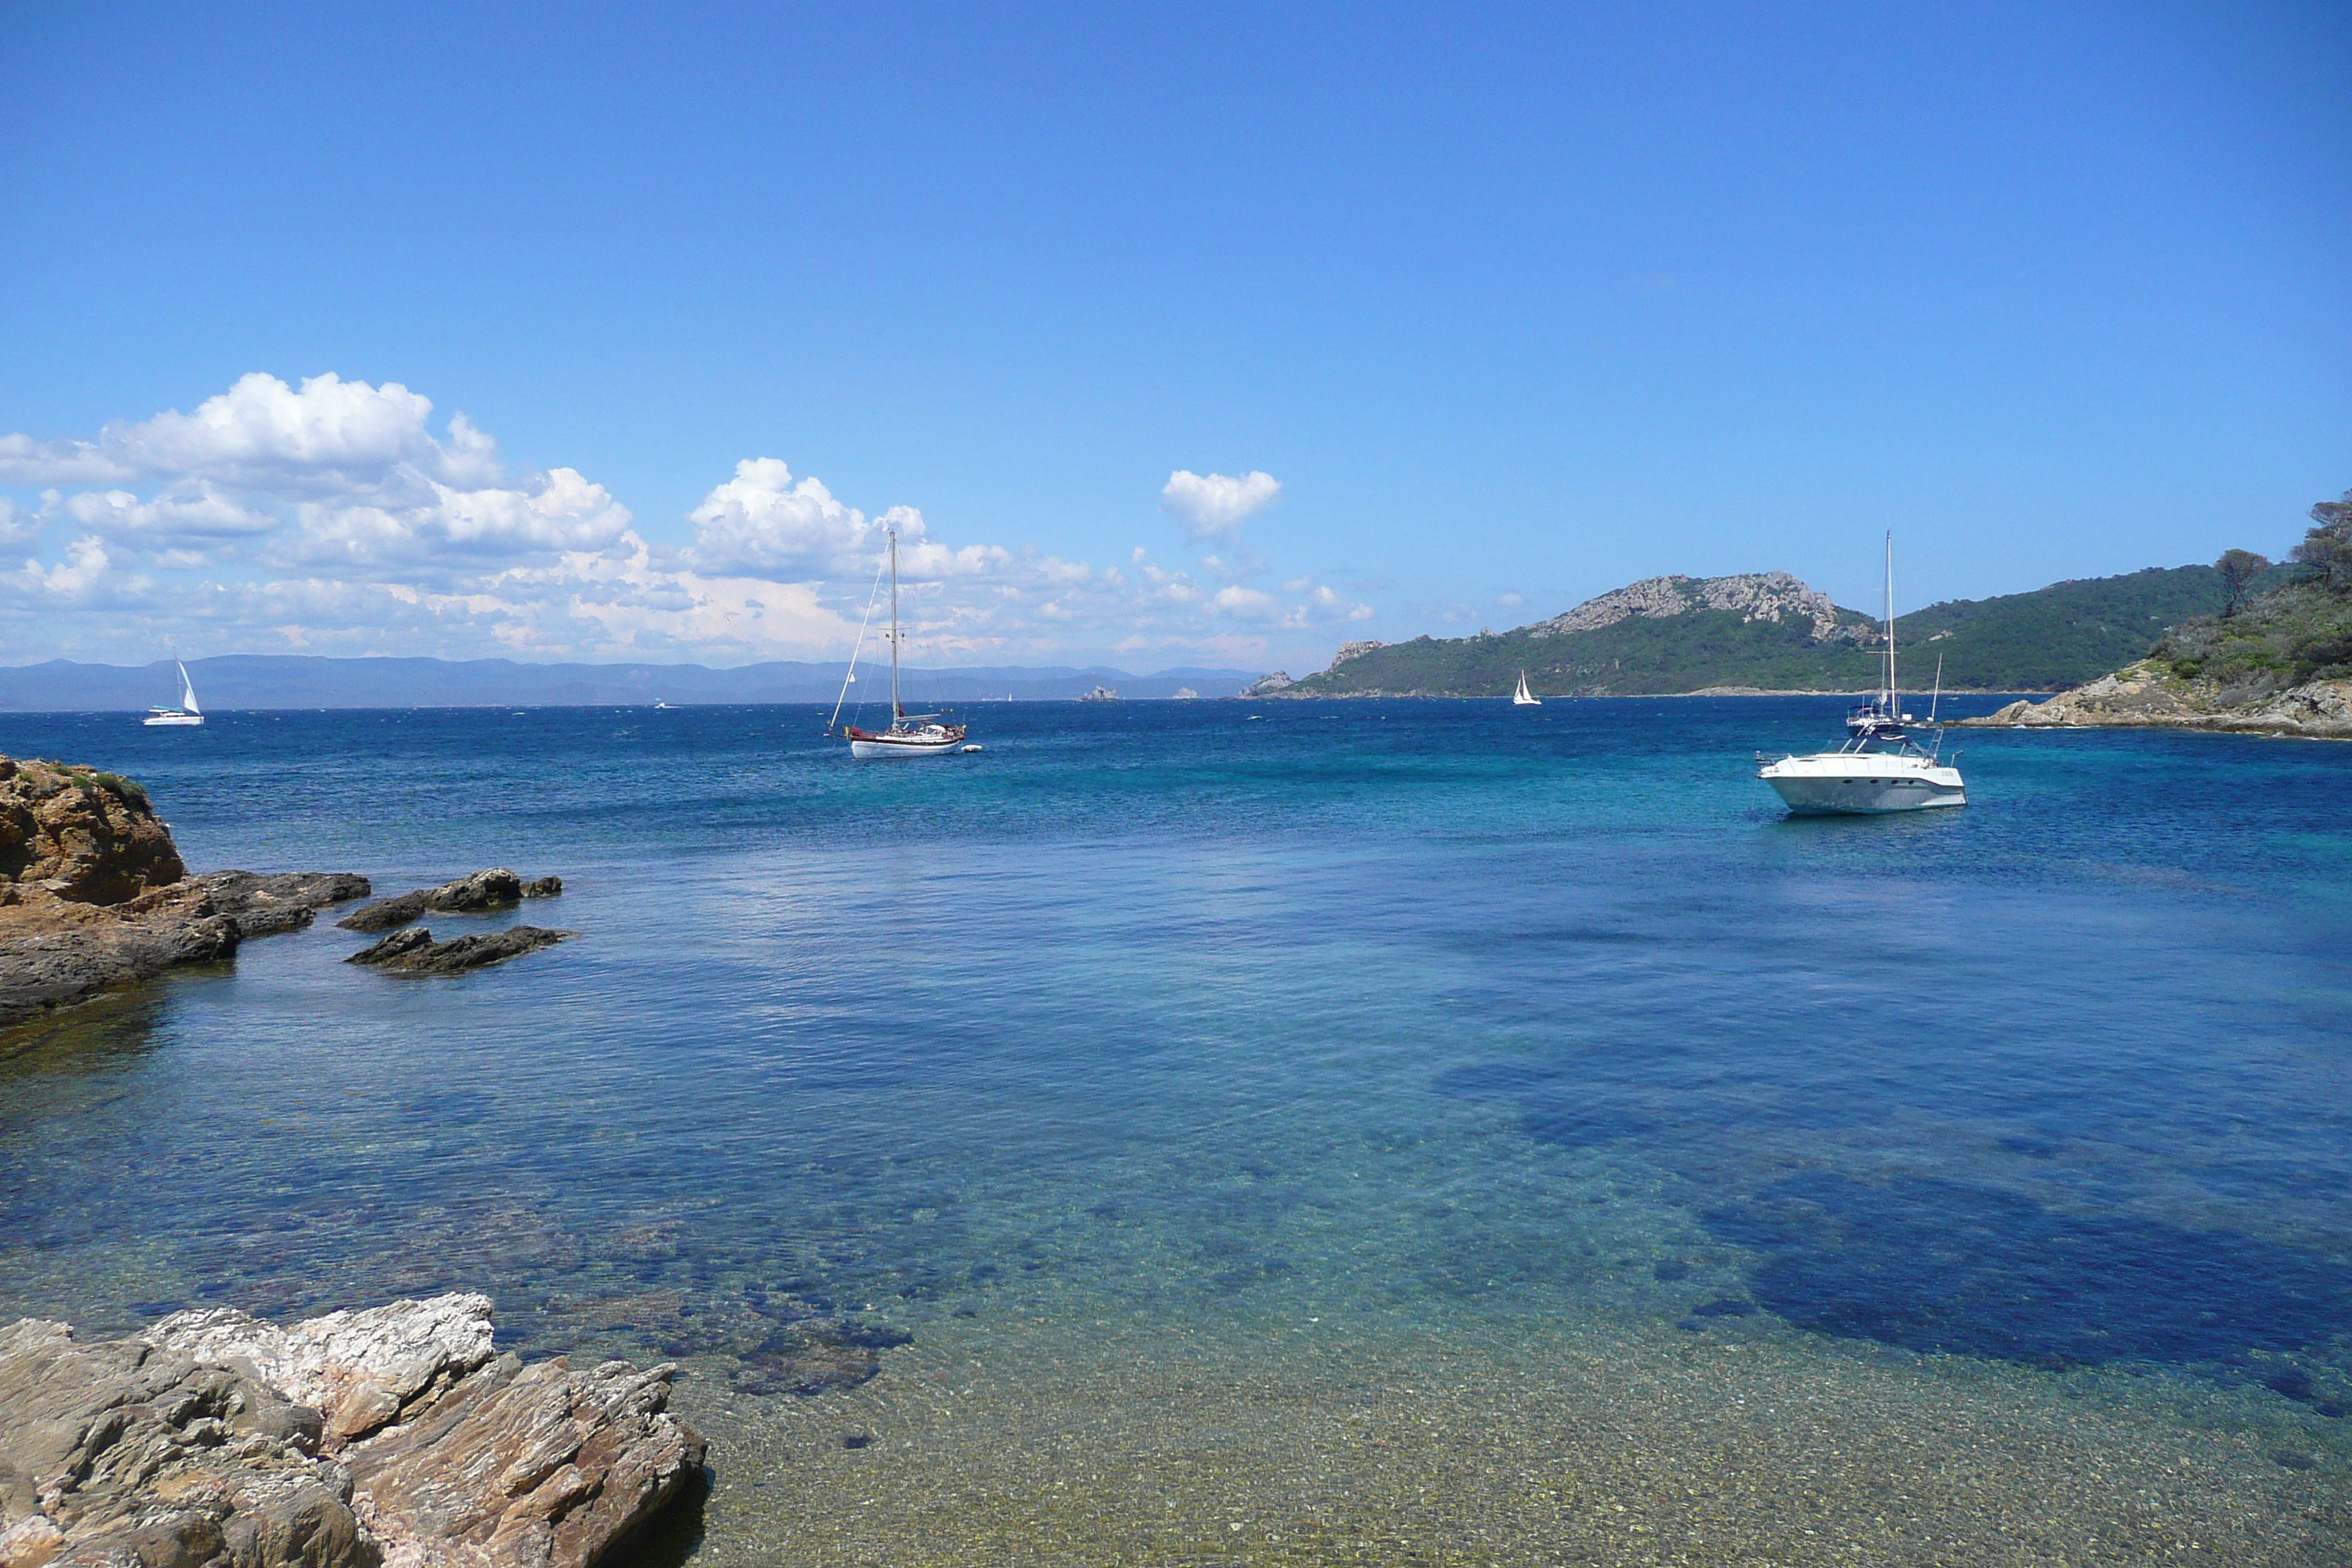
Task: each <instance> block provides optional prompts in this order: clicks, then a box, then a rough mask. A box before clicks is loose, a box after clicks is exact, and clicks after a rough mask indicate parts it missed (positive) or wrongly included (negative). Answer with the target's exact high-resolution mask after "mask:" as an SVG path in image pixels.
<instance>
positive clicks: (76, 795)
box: [0, 757, 188, 904]
mask: <svg viewBox="0 0 2352 1568" xmlns="http://www.w3.org/2000/svg"><path fill="white" fill-rule="evenodd" d="M187 874H188V869H187V868H186V867H185V866H183V865H182V864H181V863H180V852H179V851H178V850H177V849H175V848H173V847H172V833H171V829H170V828H168V827H166V826H164V825H163V823H162V822H161V821H159V820H157V818H156V816H155V812H154V809H153V807H152V806H151V805H149V804H148V801H147V792H146V791H145V790H143V789H142V788H140V787H139V786H138V785H137V784H133V783H131V781H130V780H129V779H125V778H120V777H117V776H116V775H115V774H113V773H98V772H96V771H94V770H92V769H89V768H85V767H76V766H73V765H71V764H68V763H48V762H37V761H25V762H20V761H17V760H16V759H15V758H11V757H0V881H5V882H9V883H15V884H17V885H19V886H23V887H28V888H29V887H40V888H44V889H46V890H47V891H49V892H51V893H54V894H56V895H57V896H58V897H59V898H61V899H67V900H72V901H73V902H76V903H88V904H119V903H121V902H122V901H124V900H128V899H133V898H136V897H138V896H139V895H140V894H141V893H143V892H146V891H148V890H150V889H155V888H165V887H169V886H170V885H171V884H173V882H176V881H179V880H180V879H182V878H184V877H185V876H186V875H187Z"/></svg>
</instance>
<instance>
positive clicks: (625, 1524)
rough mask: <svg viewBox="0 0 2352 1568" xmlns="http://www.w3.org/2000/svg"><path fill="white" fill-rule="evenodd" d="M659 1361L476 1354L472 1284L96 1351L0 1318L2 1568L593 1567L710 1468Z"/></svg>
mask: <svg viewBox="0 0 2352 1568" xmlns="http://www.w3.org/2000/svg"><path fill="white" fill-rule="evenodd" d="M671 1373H672V1369H671V1368H669V1367H667V1366H657V1367H655V1368H653V1369H651V1370H650V1371H646V1372H639V1371H637V1370H636V1369H635V1368H634V1367H632V1366H630V1365H629V1364H628V1363H625V1362H607V1363H604V1365H602V1366H599V1367H598V1368H597V1369H596V1370H595V1371H594V1372H593V1373H575V1372H573V1371H572V1369H571V1367H570V1365H569V1363H566V1362H565V1361H564V1360H562V1358H560V1357H559V1358H557V1359H555V1360H552V1361H548V1362H542V1363H539V1364H537V1365H535V1366H530V1367H526V1366H524V1365H523V1364H522V1363H521V1361H520V1359H519V1358H517V1357H515V1356H512V1355H506V1356H500V1357H498V1358H496V1359H492V1357H491V1354H490V1303H489V1301H488V1299H487V1298H485V1297H480V1296H444V1297H437V1298H435V1299H433V1300H426V1301H398V1302H394V1303H393V1304H392V1305H390V1306H388V1307H380V1308H375V1309H373V1310H367V1311H357V1312H336V1313H331V1314H330V1315H329V1316H327V1317H324V1318H319V1319H313V1320H310V1321H307V1322H302V1323H296V1324H292V1325H289V1326H287V1327H283V1328H280V1327H277V1326H274V1325H271V1324H268V1323H263V1322H258V1321H255V1320H254V1319H252V1318H249V1317H247V1316H246V1315H245V1314H244V1313H242V1312H236V1311H230V1310H210V1311H200V1312H182V1313H178V1314H175V1315H174V1316H173V1317H170V1318H167V1319H165V1320H164V1321H163V1322H161V1323H158V1324H156V1325H155V1327H154V1328H152V1329H151V1330H150V1331H148V1332H147V1333H146V1334H143V1335H141V1336H139V1337H136V1338H133V1339H128V1340H115V1341H110V1342H101V1343H97V1344H88V1345H85V1344H80V1343H78V1342H75V1341H74V1340H73V1338H72V1337H71V1331H70V1330H68V1328H67V1326H66V1325H64V1324H62V1323H53V1322H44V1321H38V1320H34V1319H26V1320H24V1321H20V1322H18V1323H16V1324H15V1325H13V1326H11V1327H9V1328H6V1329H0V1565H5V1568H36V1565H38V1564H43V1563H55V1564H58V1565H60V1568H64V1565H68V1564H72V1565H80V1564H89V1565H92V1568H95V1565H97V1564H100V1563H105V1564H110V1565H115V1564H121V1565H128V1564H131V1563H137V1564H140V1565H141V1568H159V1565H168V1568H230V1565H233V1568H281V1565H282V1568H293V1565H296V1564H300V1565H303V1568H374V1565H376V1564H378V1563H383V1564H384V1565H385V1568H591V1565H592V1564H593V1563H596V1562H597V1561H598V1560H599V1559H600V1558H602V1557H603V1556H604V1554H605V1552H607V1550H608V1549H609V1548H610V1547H611V1546H612V1545H613V1544H614V1542H618V1541H620V1540H621V1539H623V1538H624V1537H625V1536H626V1535H627V1534H629V1532H630V1531H632V1530H634V1529H635V1527H636V1526H637V1525H638V1524H640V1523H642V1522H644V1521H646V1520H648V1519H650V1518H651V1517H652V1516H653V1515H654V1514H656V1512H658V1511H659V1510H661V1508H662V1507H663V1506H664V1505H665V1504H666V1503H667V1502H668V1501H669V1500H671V1499H672V1498H674V1497H676V1496H677V1495H678V1494H679V1493H680V1492H681V1491H682V1490H684V1489H686V1488H688V1486H689V1485H690V1484H693V1483H696V1482H698V1480H699V1479H700V1477H701V1475H702V1460H703V1444H702V1440H701V1439H700V1438H699V1437H698V1436H696V1435H695V1434H694V1433H693V1432H692V1431H691V1430H690V1429H689V1428H688V1427H686V1426H681V1425H680V1424H679V1423H678V1422H677V1419H676V1418H675V1417H673V1416H671V1415H669V1414H668V1404H669V1389H670V1377H671ZM279 1380H283V1381H282V1382H281V1381H279ZM297 1393H299V1394H302V1395H303V1396H304V1398H303V1399H302V1400H301V1401H300V1402H297V1401H296V1400H295V1398H294V1397H292V1396H293V1395H294V1394H297ZM313 1401H315V1402H316V1404H317V1405H327V1406H329V1407H330V1408H331V1409H332V1410H334V1411H335V1412H337V1413H338V1415H337V1416H336V1417H332V1418H330V1419H329V1420H327V1421H324V1422H322V1421H321V1419H320V1415H319V1413H318V1409H317V1408H316V1407H315V1405H314V1404H313V1403H312V1402H313ZM386 1406H389V1407H390V1408H391V1410H392V1412H393V1415H391V1416H390V1417H389V1418H388V1419H385V1420H383V1421H378V1419H377V1418H376V1417H375V1416H373V1415H363V1414H362V1412H373V1411H380V1410H382V1409H383V1408H384V1407H386ZM339 1426H345V1427H348V1428H349V1429H348V1430H342V1431H339V1430H338V1427H339Z"/></svg>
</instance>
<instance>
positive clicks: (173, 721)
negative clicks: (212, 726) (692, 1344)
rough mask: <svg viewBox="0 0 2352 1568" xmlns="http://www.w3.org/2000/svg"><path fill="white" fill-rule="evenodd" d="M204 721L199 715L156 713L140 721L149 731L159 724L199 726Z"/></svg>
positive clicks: (202, 716) (203, 717) (201, 715)
mask: <svg viewBox="0 0 2352 1568" xmlns="http://www.w3.org/2000/svg"><path fill="white" fill-rule="evenodd" d="M204 721H205V716H204V715H203V714H201V713H157V714H154V715H153V716H152V717H150V718H147V719H144V720H142V721H141V722H142V723H144V724H145V725H146V726H147V727H148V728H149V729H151V730H152V729H153V728H155V727H156V726H157V725H159V724H169V725H175V726H176V725H193V724H201V723H203V722H204Z"/></svg>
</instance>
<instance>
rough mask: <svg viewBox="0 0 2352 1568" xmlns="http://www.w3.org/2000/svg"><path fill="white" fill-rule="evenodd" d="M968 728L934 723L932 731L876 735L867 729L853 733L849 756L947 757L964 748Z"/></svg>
mask: <svg viewBox="0 0 2352 1568" xmlns="http://www.w3.org/2000/svg"><path fill="white" fill-rule="evenodd" d="M963 736H964V727H963V726H962V725H961V724H950V725H948V726H945V727H944V728H943V727H941V726H940V725H937V724H934V725H931V726H930V727H929V728H928V729H923V730H915V731H907V732H904V733H892V732H891V731H887V730H886V731H883V732H882V733H880V734H878V735H877V734H875V733H873V732H871V731H866V730H852V731H849V754H850V755H851V756H853V757H857V758H861V759H863V760H866V761H868V762H872V761H875V760H877V759H881V758H887V757H944V756H949V755H951V754H952V753H953V752H956V751H957V750H958V749H959V748H961V746H962V745H963Z"/></svg>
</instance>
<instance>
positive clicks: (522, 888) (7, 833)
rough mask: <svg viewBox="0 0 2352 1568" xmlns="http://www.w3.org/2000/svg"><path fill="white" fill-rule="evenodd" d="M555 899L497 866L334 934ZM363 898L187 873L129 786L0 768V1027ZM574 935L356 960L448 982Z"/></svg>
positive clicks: (408, 898)
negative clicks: (434, 915) (443, 976)
mask: <svg viewBox="0 0 2352 1568" xmlns="http://www.w3.org/2000/svg"><path fill="white" fill-rule="evenodd" d="M562 890H563V883H562V879H559V878H555V877H541V878H538V879H535V880H531V881H526V880H524V879H522V878H521V877H520V876H519V875H517V874H516V873H515V872H514V871H512V870H511V869H509V868H505V867H493V868H489V869H488V870H483V871H477V872H475V873H474V874H473V875H472V876H470V877H462V878H459V879H457V881H454V882H447V883H444V884H443V885H441V886H440V887H437V888H426V889H419V890H417V891H415V892H413V893H404V894H402V895H400V896H399V897H398V898H394V899H384V900H379V901H378V902H375V903H373V904H368V905H366V906H364V907H363V908H362V909H361V910H358V911H356V912H355V913H354V914H352V915H351V916H349V917H348V918H346V919H344V920H343V921H340V922H338V923H340V924H341V925H342V926H345V927H347V928H349V929H352V930H354V931H398V929H399V928H400V927H403V926H405V925H408V924H409V923H410V922H411V921H415V920H416V919H418V918H419V917H420V916H422V915H424V914H425V913H428V912H432V911H441V912H446V913H460V914H473V913H486V912H489V911H493V910H501V909H507V908H510V907H512V906H513V905H515V904H517V903H519V902H520V901H521V900H524V899H540V898H551V897H553V896H554V895H556V894H559V893H561V892H562ZM373 891H374V889H373V887H371V886H370V884H369V882H368V879H366V878H365V877H362V876H359V875H356V874H355V873H352V872H348V871H294V872H281V873H260V872H254V871H234V870H232V871H211V872H205V873H204V874H202V875H191V874H190V873H189V871H188V868H187V866H186V864H185V863H184V861H182V859H181V858H180V852H179V849H178V847H176V846H175V845H174V844H173V841H172V830H171V827H170V826H169V825H168V824H166V823H165V822H163V819H162V818H160V817H158V816H156V815H155V810H154V806H153V804H152V802H151V801H149V799H148V797H147V792H146V791H145V790H144V789H142V787H141V786H140V785H139V784H136V783H135V782H133V781H132V780H130V779H126V778H123V777H121V776H120V775H118V774H115V773H100V772H98V771H96V770H94V769H91V768H87V767H80V766H77V765H75V764H73V763H53V762H41V761H35V760H19V759H16V758H13V757H5V756H0V1028H5V1027H6V1026H10V1025H15V1024H24V1023H29V1022H33V1021H36V1020H37V1019H40V1018H43V1017H46V1016H49V1015H51V1014H53V1013H55V1012H56V1011H57V1010H58V1009H59V1008H61V1007H67V1006H70V1005H73V1004H75V1003H78V1002H81V1001H85V1000H87V999H88V998H89V997H91V996H94V995H96V994H99V993H100V992H103V991H107V990H110V989H111V988H113V987H116V986H121V985H129V984H136V983H138V982H140V981H143V980H152V979H153V978H154V977H156V976H157V975H160V974H162V973H164V972H165V971H166V970H169V969H172V968H174V967H177V966H179V965H182V964H191V963H219V962H221V961H223V960H226V959H227V958H229V957H231V956H232V955H234V954H235V953H236V949H237V944H238V943H239V942H245V941H247V940H249V939H252V938H255V937H264V936H276V935H279V934H281V933H283V932H287V931H299V930H301V929H302V928H304V927H305V926H308V925H310V923H311V921H313V920H314V919H315V918H316V917H317V915H318V912H319V911H320V910H324V909H330V908H332V907H333V906H335V905H337V904H344V903H349V902H351V901H352V900H357V899H364V898H366V897H368V896H369V895H370V894H371V893H372V892H373ZM570 935H572V932H570V931H547V930H543V929H541V928H540V927H537V926H518V927H515V928H513V929H512V930H511V931H497V932H491V933H488V934H487V935H482V936H466V937H459V938H457V940H455V941H453V942H434V941H433V940H432V933H431V932H430V931H402V932H400V937H399V940H398V942H393V943H378V944H377V945H376V946H375V947H373V948H371V949H369V950H368V951H367V952H365V953H362V954H361V955H360V956H359V958H358V959H357V960H356V962H359V963H370V964H373V965H375V966H377V967H380V968H383V969H387V970H391V971H394V972H396V973H417V974H454V973H463V972H464V971H466V970H469V969H478V968H481V967H482V966H484V965H485V964H490V963H501V962H503V961H504V960H506V959H509V958H512V957H515V956H516V955H517V954H519V953H524V952H531V951H532V950H534V949H536V948H540V947H545V946H547V945H549V944H550V943H551V942H558V941H561V940H562V939H563V938H564V937H567V936H570Z"/></svg>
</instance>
